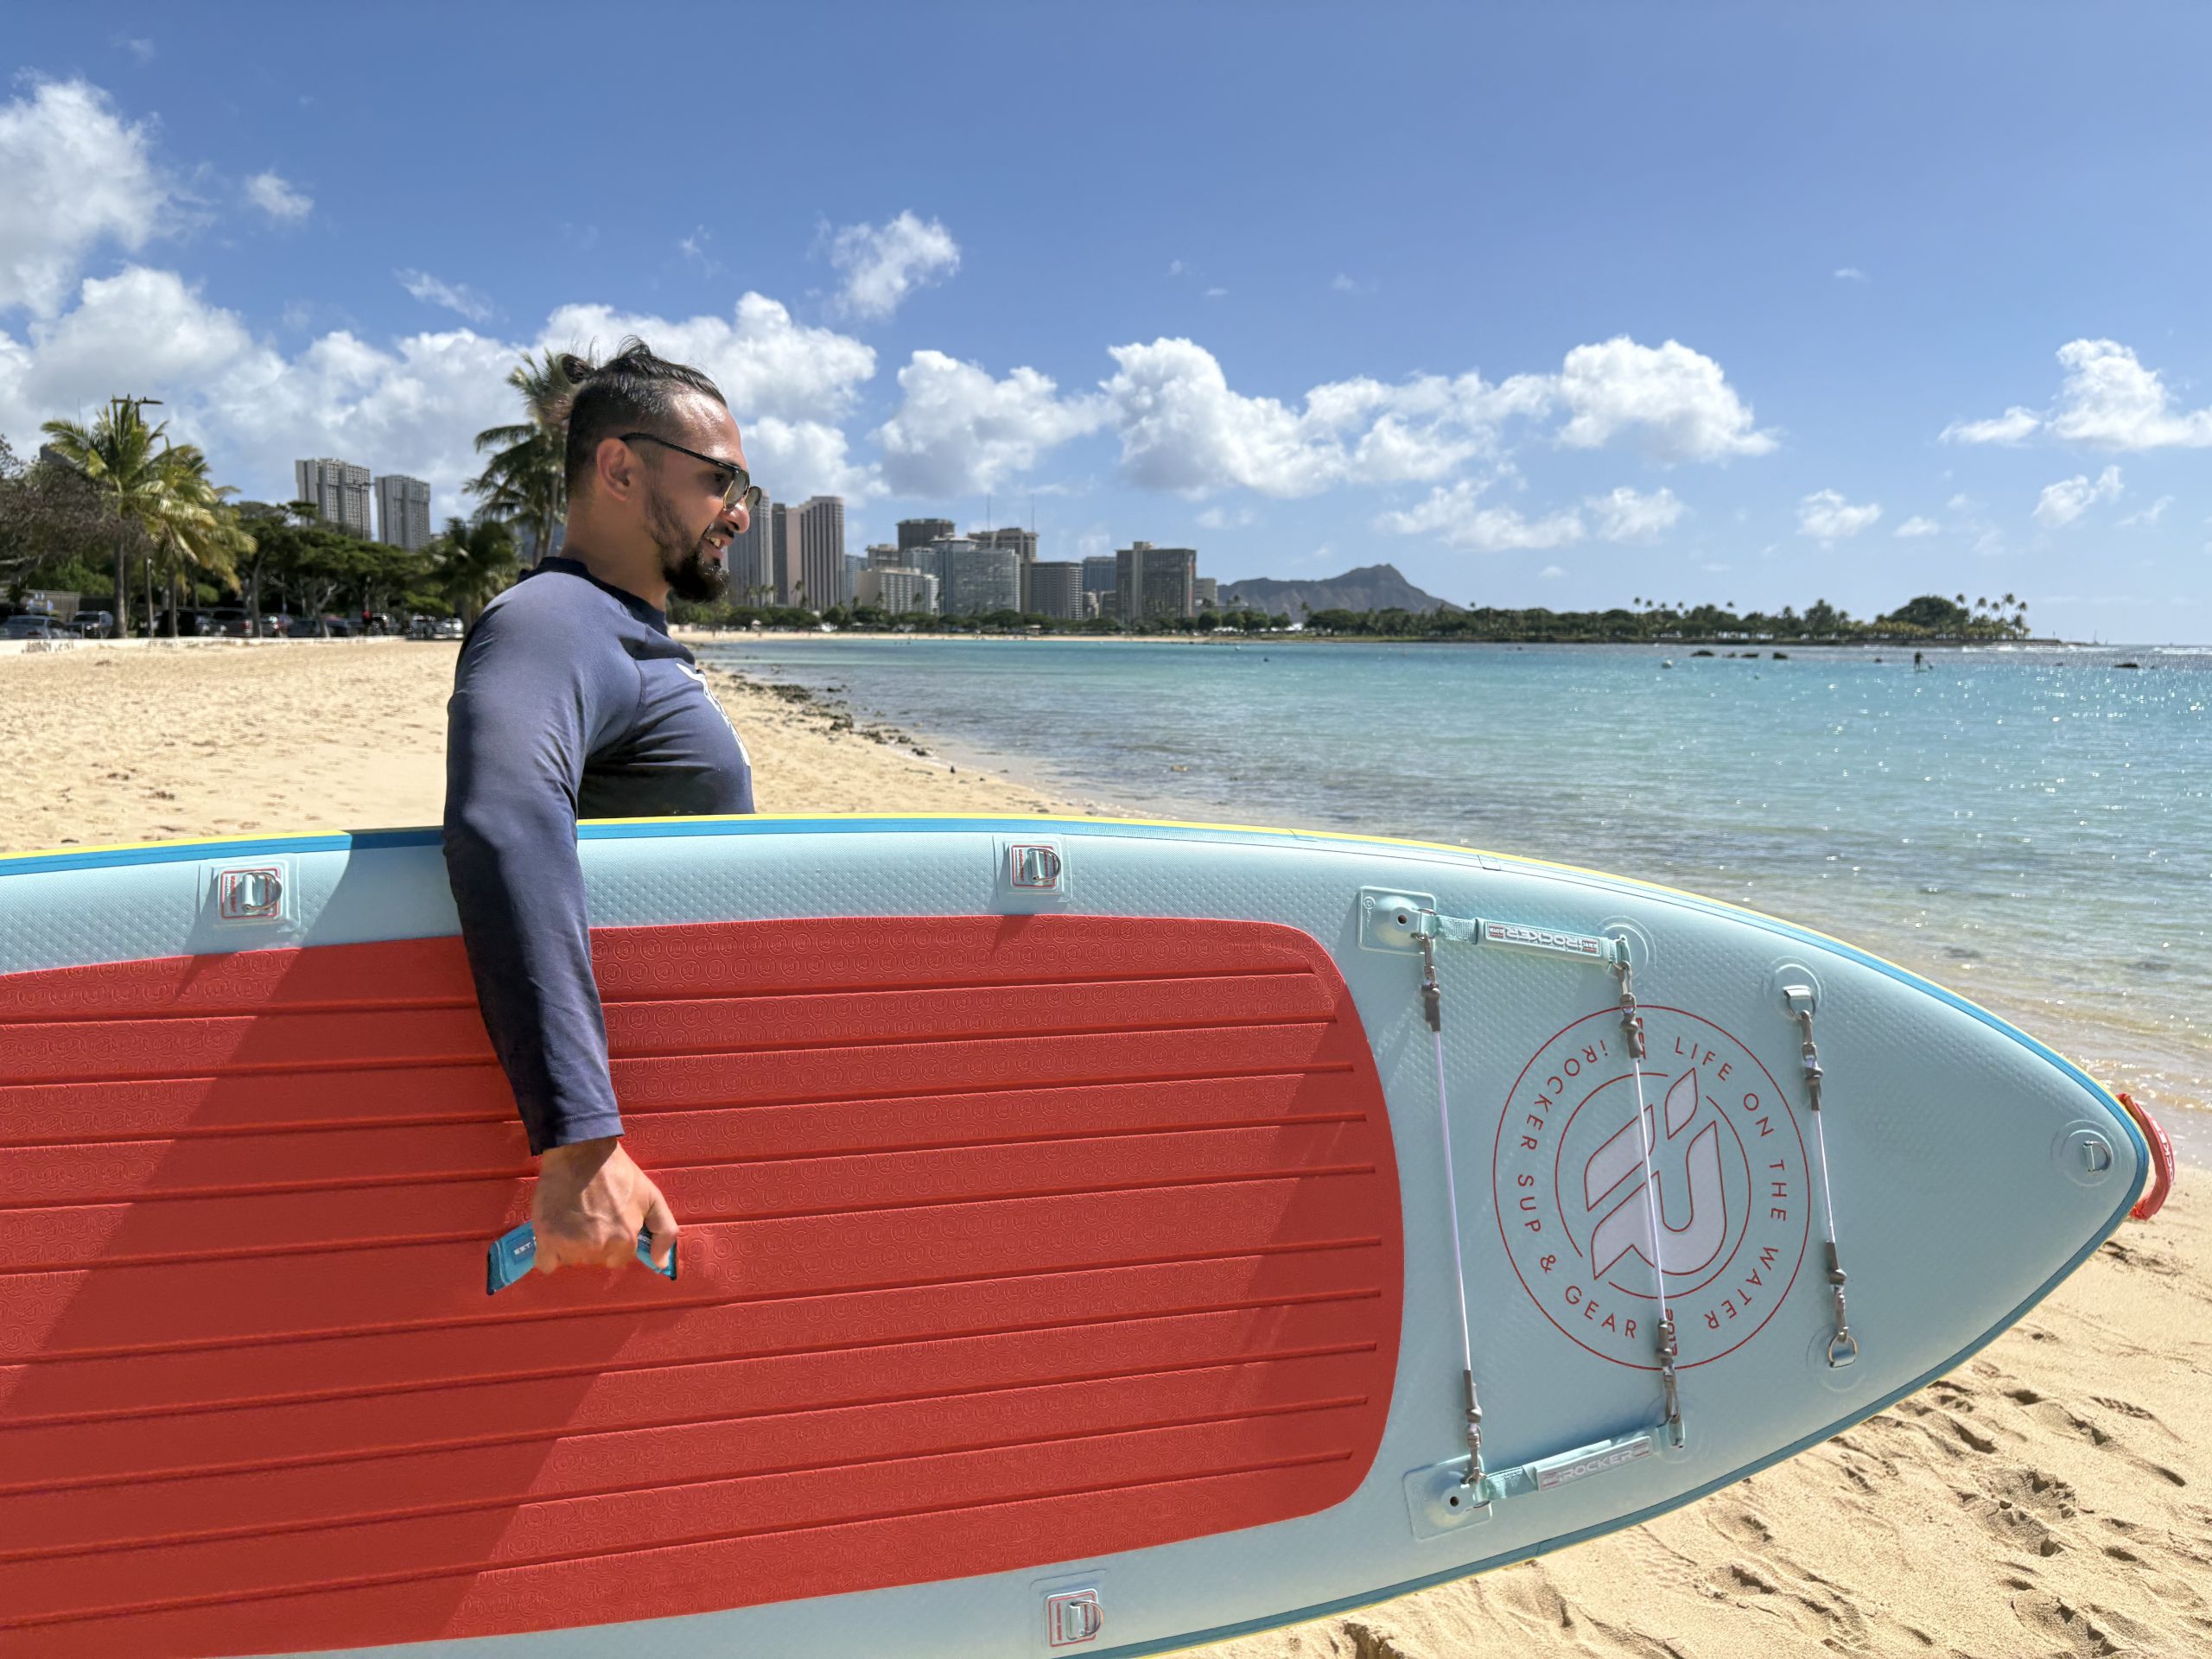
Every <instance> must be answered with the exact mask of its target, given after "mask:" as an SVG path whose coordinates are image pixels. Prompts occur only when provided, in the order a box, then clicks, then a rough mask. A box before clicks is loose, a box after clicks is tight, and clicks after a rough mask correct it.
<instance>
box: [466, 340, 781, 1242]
mask: <svg viewBox="0 0 2212 1659" xmlns="http://www.w3.org/2000/svg"><path fill="white" fill-rule="evenodd" d="M562 366H563V369H564V370H565V371H566V372H567V373H568V374H569V377H570V378H572V379H573V380H575V382H576V383H577V390H576V392H575V396H574V397H573V399H572V400H571V403H570V405H569V416H568V448H567V469H568V492H569V517H568V540H567V542H566V543H565V544H564V548H563V555H562V556H560V557H558V558H548V559H544V560H543V561H541V562H540V563H539V564H538V566H537V569H536V570H534V571H532V572H531V573H529V575H530V579H529V580H528V581H526V582H518V583H517V584H516V585H515V586H514V587H512V588H509V589H507V591H506V592H505V593H503V594H500V595H499V597H498V598H496V599H494V600H493V601H492V602H491V604H490V605H488V606H486V607H485V610H484V613H483V614H482V615H481V616H480V617H479V618H477V620H476V623H475V626H473V627H472V628H470V630H469V632H468V637H467V639H466V640H465V641H464V642H463V643H462V645H461V658H460V660H459V662H458V664H456V665H455V667H454V688H453V699H452V701H451V702H448V704H447V705H446V713H447V737H446V817H445V855H446V871H447V875H448V880H450V882H451V884H452V887H453V896H454V906H455V908H456V909H457V910H458V911H459V912H460V915H461V940H462V943H463V944H464V945H465V946H466V947H467V953H468V965H469V970H470V972H471V974H472V975H473V976H474V979H475V982H476V995H477V1001H478V1003H479V1005H480V1007H481V1008H482V1010H483V1014H484V1026H485V1029H486V1031H487V1032H488V1033H490V1035H491V1039H492V1047H493V1052H495V1053H496V1054H497V1055H498V1056H499V1064H500V1065H501V1067H502V1068H504V1070H505V1072H506V1077H507V1081H508V1083H509V1084H510V1085H511V1086H512V1089H513V1090H514V1097H515V1105H516V1107H517V1109H518V1110H519V1111H520V1112H521V1114H522V1121H523V1125H524V1128H525V1130H526V1131H527V1132H528V1135H529V1139H530V1149H531V1153H532V1154H536V1156H537V1160H538V1171H537V1187H536V1189H535V1191H534V1192H532V1194H531V1223H532V1224H533V1225H534V1226H535V1227H536V1229H537V1267H538V1269H539V1271H541V1272H546V1273H550V1272H553V1271H555V1270H556V1269H558V1268H566V1267H585V1266H589V1267H622V1266H625V1265H627V1264H630V1263H632V1262H634V1260H635V1257H636V1251H637V1246H638V1234H639V1230H640V1229H641V1228H643V1229H648V1230H651V1232H652V1254H653V1256H654V1258H655V1260H657V1261H658V1262H660V1263H661V1264H662V1265H663V1266H664V1267H665V1266H666V1265H667V1263H668V1261H669V1259H670V1257H671V1254H672V1253H673V1252H674V1250H675V1249H676V1235H677V1222H676V1217H675V1215H674V1214H673V1213H672V1212H671V1210H670V1209H669V1205H668V1200H667V1199H666V1198H664V1197H663V1196H662V1194H661V1191H660V1189H659V1188H658V1186H656V1185H654V1184H653V1182H652V1179H650V1178H649V1177H647V1176H646V1174H645V1172H644V1171H643V1170H641V1169H639V1167H638V1166H637V1165H636V1164H635V1163H633V1162H632V1160H631V1159H630V1155H629V1154H628V1153H626V1151H624V1150H623V1147H622V1138H621V1137H622V1114H621V1110H620V1107H619V1106H618V1105H617V1103H616V1101H615V1097H614V1085H613V1077H612V1074H611V1071H610V1069H609V1066H608V1064H607V1025H606V1020H605V1017H604V1014H602V1012H601V1007H600V1001H599V987H598V982H596V981H595V980H594V978H593V976H592V965H591V936H590V931H589V927H588V923H587V920H586V916H585V908H584V880H583V869H582V862H581V861H580V860H579V858H578V855H577V851H576V821H577V819H578V818H580V817H585V818H611V817H623V818H628V817H670V816H674V815H677V814H691V813H727V812H750V811H752V810H753V767H752V762H751V760H750V758H749V757H748V756H747V753H746V751H745V745H744V744H743V742H741V741H740V740H739V738H738V735H737V733H736V731H735V729H734V728H732V726H731V725H730V723H729V719H728V716H727V715H724V714H723V713H722V710H721V704H720V703H718V702H715V699H714V696H713V694H712V693H710V692H709V690H707V684H706V680H705V678H704V677H703V676H702V675H701V673H700V672H699V670H698V667H697V665H696V663H695V662H694V661H693V658H692V656H691V652H690V651H689V650H688V649H687V648H686V647H684V646H683V645H679V644H677V642H676V641H675V640H674V639H671V638H670V637H669V632H668V616H667V607H668V597H669V595H670V594H671V593H672V594H676V595H677V597H678V598H680V599H686V600H695V601H701V602H705V601H712V600H715V599H719V598H720V597H721V595H722V594H723V593H724V592H725V591H727V589H728V573H727V571H726V569H724V563H723V561H724V556H725V554H726V552H727V550H728V546H729V543H730V539H731V537H734V536H737V535H740V534H741V533H742V532H743V531H745V530H746V529H747V527H748V525H749V524H751V522H752V512H753V509H754V508H755V507H756V506H757V505H758V504H759V502H760V490H759V489H758V488H757V487H756V486H754V485H753V481H752V480H751V478H750V477H749V476H748V475H747V472H746V467H745V445H744V441H743V439H742V437H741V435H740V434H739V432H738V429H737V423H736V422H735V421H734V420H733V419H731V418H730V412H729V407H728V404H727V403H726V402H725V401H724V400H723V397H722V395H721V391H719V390H717V389H716V387H715V383H714V382H713V381H711V380H709V378H707V377H706V376H705V375H703V374H702V373H700V372H699V371H698V370H696V369H693V368H687V367H685V366H684V365H683V364H680V363H670V362H666V361H664V360H663V359H660V358H658V357H656V356H654V355H653V354H652V352H651V351H649V350H647V349H646V347H645V345H644V343H643V342H642V341H639V340H625V341H623V342H622V346H621V349H620V351H619V352H618V353H616V354H615V356H614V357H613V358H612V359H609V360H608V361H607V362H606V363H603V364H601V365H598V366H597V367H594V366H593V365H590V364H588V363H586V362H583V361H582V360H580V359H576V358H573V357H570V358H564V359H562Z"/></svg>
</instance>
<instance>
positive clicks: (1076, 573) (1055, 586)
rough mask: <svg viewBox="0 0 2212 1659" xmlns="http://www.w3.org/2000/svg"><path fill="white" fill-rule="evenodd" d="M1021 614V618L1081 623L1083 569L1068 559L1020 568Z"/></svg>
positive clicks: (1051, 560) (1045, 561) (1042, 562)
mask: <svg viewBox="0 0 2212 1659" xmlns="http://www.w3.org/2000/svg"><path fill="white" fill-rule="evenodd" d="M1021 610H1022V614H1023V615H1025V616H1056V617H1062V618H1065V620H1068V621H1071V622H1080V621H1081V620H1083V566H1082V565H1080V564H1078V563H1076V562H1075V561H1074V560H1072V559H1061V560H1053V559H1046V560H1043V561H1041V562H1039V563H1035V564H1025V565H1023V566H1022V567H1021Z"/></svg>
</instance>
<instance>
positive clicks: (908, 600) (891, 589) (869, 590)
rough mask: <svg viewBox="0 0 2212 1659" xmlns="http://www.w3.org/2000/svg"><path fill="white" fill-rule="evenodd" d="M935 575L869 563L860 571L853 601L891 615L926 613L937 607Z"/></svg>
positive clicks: (900, 567)
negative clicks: (858, 583)
mask: <svg viewBox="0 0 2212 1659" xmlns="http://www.w3.org/2000/svg"><path fill="white" fill-rule="evenodd" d="M937 594H938V587H937V578H936V577H935V576H932V575H925V574H924V573H923V572H922V571H919V570H915V569H910V568H908V567H906V566H903V565H896V564H871V565H869V566H868V568H867V569H864V570H862V571H861V575H860V585H859V587H858V588H857V590H856V591H855V596H854V603H855V604H858V605H867V606H872V607H874V608H875V609H877V610H879V611H888V612H889V613H891V614H892V615H893V616H910V615H928V614H929V613H931V612H933V611H935V610H936V609H937Z"/></svg>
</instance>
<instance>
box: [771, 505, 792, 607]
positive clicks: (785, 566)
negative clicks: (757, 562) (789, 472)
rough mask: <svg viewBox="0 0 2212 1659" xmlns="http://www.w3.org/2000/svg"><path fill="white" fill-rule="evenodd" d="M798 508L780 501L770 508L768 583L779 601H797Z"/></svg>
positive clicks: (783, 603) (777, 602)
mask: <svg viewBox="0 0 2212 1659" xmlns="http://www.w3.org/2000/svg"><path fill="white" fill-rule="evenodd" d="M798 579H799V570H798V508H797V507H791V506H786V505H784V503H782V502H780V501H779V502H777V503H776V505H774V506H772V507H771V508H770V509H769V510H768V584H769V586H770V587H771V588H773V589H774V591H775V601H774V602H775V603H776V604H779V605H796V604H798V599H797V598H796V597H795V596H794V590H795V589H796V588H797V587H798Z"/></svg>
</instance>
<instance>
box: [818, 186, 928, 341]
mask: <svg viewBox="0 0 2212 1659" xmlns="http://www.w3.org/2000/svg"><path fill="white" fill-rule="evenodd" d="M829 263H830V264H833V265H835V266H836V268H837V269H838V270H842V271H843V272H844V273H845V286H844V289H843V290H842V292H841V293H840V294H839V296H838V302H839V304H840V305H842V307H843V308H844V309H845V310H846V311H848V312H849V313H850V314H851V315H855V316H858V317H867V318H870V319H874V320H878V321H880V320H881V319H882V318H885V317H887V316H889V315H891V314H892V313H893V312H894V311H896V310H897V309H898V308H899V302H901V301H903V300H904V299H905V298H906V296H907V295H909V294H911V293H912V292H913V290H914V289H917V288H919V287H921V286H922V285H923V284H924V283H933V282H937V281H939V280H941V279H943V278H944V277H950V275H952V273H953V272H954V271H956V270H959V269H960V245H959V244H958V243H957V242H955V241H954V240H953V239H952V232H950V231H948V230H946V229H945V228H944V225H943V224H941V223H940V222H938V220H936V219H918V218H916V217H915V216H914V214H913V213H912V212H906V213H900V214H899V217H898V218H896V219H893V220H892V221H891V222H890V223H889V224H887V225H882V226H875V225H848V226H845V227H844V228H843V229H842V230H841V231H839V232H837V234H836V236H835V237H834V238H832V239H831V241H830V244H829Z"/></svg>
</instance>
